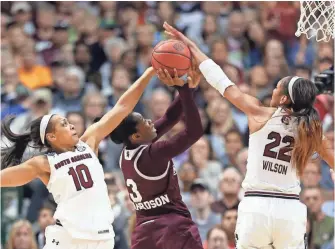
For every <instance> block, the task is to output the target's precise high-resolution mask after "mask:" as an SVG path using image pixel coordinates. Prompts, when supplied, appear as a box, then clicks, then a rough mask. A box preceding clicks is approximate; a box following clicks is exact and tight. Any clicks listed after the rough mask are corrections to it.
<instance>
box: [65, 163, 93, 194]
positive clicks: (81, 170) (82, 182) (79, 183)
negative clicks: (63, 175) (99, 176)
mask: <svg viewBox="0 0 335 249" xmlns="http://www.w3.org/2000/svg"><path fill="white" fill-rule="evenodd" d="M68 174H69V175H70V176H72V179H73V182H74V185H75V186H76V189H77V191H79V190H82V187H83V188H85V189H87V188H92V186H93V180H92V177H91V173H90V171H89V169H88V167H87V166H86V165H85V164H80V165H78V166H76V167H71V168H70V169H69V172H68ZM84 175H85V177H84ZM85 178H86V179H85Z"/></svg>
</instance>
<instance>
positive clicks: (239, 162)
mask: <svg viewBox="0 0 335 249" xmlns="http://www.w3.org/2000/svg"><path fill="white" fill-rule="evenodd" d="M247 163H248V148H243V149H242V150H240V151H239V152H238V153H237V156H236V168H237V169H238V171H239V172H240V173H241V175H242V178H244V177H245V173H246V172H247Z"/></svg>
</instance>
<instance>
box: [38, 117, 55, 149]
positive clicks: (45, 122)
mask: <svg viewBox="0 0 335 249" xmlns="http://www.w3.org/2000/svg"><path fill="white" fill-rule="evenodd" d="M51 117H52V114H49V115H44V116H43V118H42V120H41V125H40V137H41V141H42V144H45V142H44V140H45V131H46V130H47V127H48V124H49V121H50V119H51Z"/></svg>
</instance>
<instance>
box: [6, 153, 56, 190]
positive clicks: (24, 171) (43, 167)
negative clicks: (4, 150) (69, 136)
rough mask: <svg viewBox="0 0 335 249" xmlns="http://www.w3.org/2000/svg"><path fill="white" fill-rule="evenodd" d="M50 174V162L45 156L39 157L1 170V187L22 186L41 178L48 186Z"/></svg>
mask: <svg viewBox="0 0 335 249" xmlns="http://www.w3.org/2000/svg"><path fill="white" fill-rule="evenodd" d="M49 172H50V167H49V164H48V160H47V159H46V158H45V157H44V156H37V157H34V158H32V159H30V160H28V161H26V162H24V163H22V164H19V165H17V166H12V167H8V168H6V169H3V170H1V171H0V186H1V187H2V188H5V187H17V186H22V185H24V184H27V183H29V182H31V181H32V180H34V179H35V178H40V179H41V180H42V181H43V183H44V184H45V185H47V184H48V181H49V177H48V175H49Z"/></svg>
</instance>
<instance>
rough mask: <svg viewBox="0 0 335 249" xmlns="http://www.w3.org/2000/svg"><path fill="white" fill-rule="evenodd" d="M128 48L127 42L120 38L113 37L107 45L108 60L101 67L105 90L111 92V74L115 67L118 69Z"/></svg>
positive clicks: (105, 50)
mask: <svg viewBox="0 0 335 249" xmlns="http://www.w3.org/2000/svg"><path fill="white" fill-rule="evenodd" d="M127 48H128V47H127V44H126V42H125V40H124V39H122V38H119V37H111V38H109V39H108V40H107V41H106V43H105V46H104V52H105V54H106V56H107V58H108V60H107V61H106V62H105V63H104V64H103V65H102V66H101V68H100V73H101V75H102V81H103V82H102V84H103V87H104V88H105V89H108V90H109V91H111V90H110V89H109V88H110V85H109V81H110V78H111V76H112V73H111V72H113V71H114V67H116V66H117V64H118V63H119V62H120V60H121V56H122V55H123V53H125V52H126V51H127ZM135 63H136V61H135ZM135 67H136V64H135ZM127 69H128V68H127ZM131 79H133V78H131ZM105 91H107V90H105Z"/></svg>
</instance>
